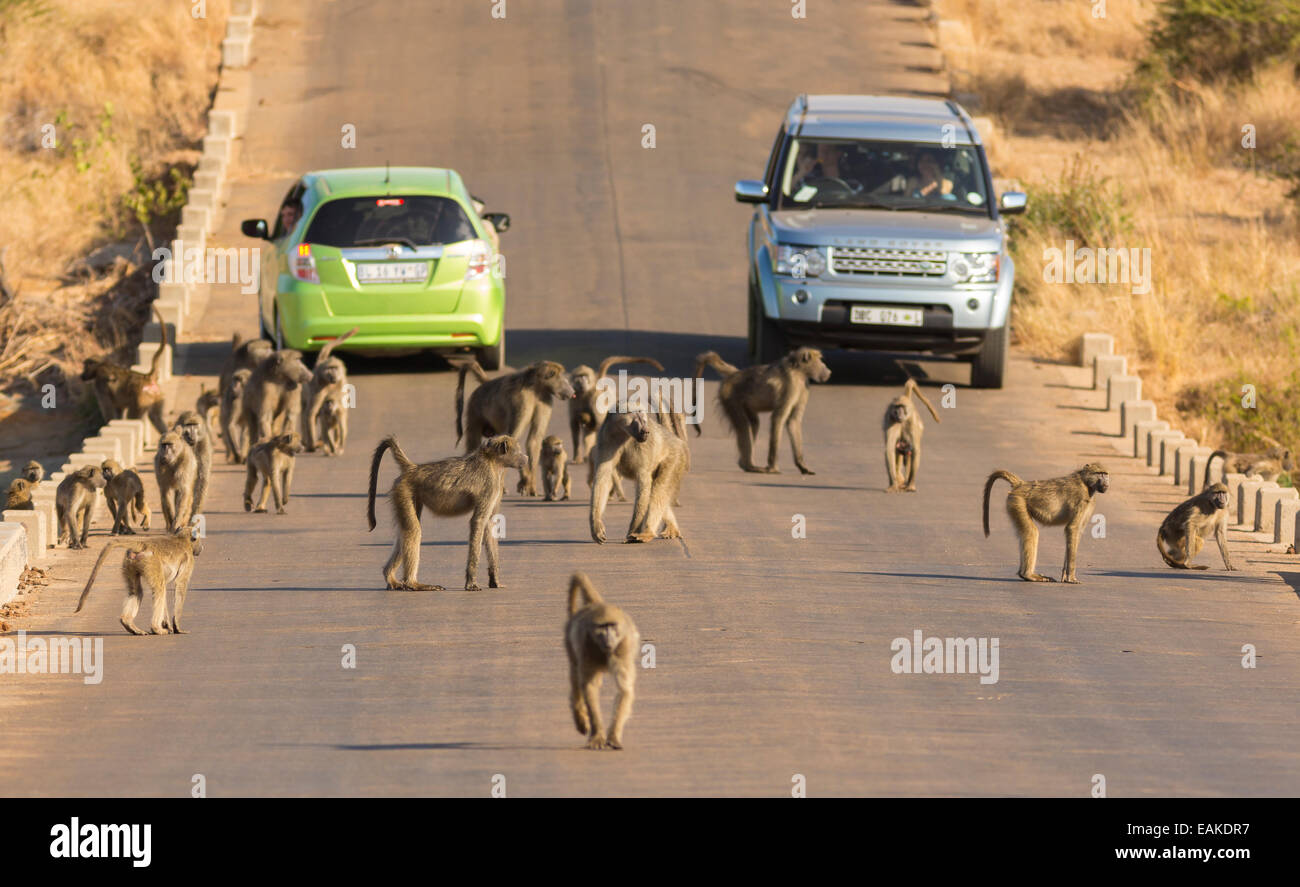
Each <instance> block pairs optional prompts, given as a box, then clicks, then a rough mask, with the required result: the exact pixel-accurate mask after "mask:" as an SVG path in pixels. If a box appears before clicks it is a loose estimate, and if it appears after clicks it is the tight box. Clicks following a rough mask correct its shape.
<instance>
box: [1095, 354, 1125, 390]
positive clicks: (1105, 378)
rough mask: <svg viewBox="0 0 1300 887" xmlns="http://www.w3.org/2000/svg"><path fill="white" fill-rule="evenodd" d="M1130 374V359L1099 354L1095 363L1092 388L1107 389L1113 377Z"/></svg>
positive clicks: (1117, 355) (1122, 356)
mask: <svg viewBox="0 0 1300 887" xmlns="http://www.w3.org/2000/svg"><path fill="white" fill-rule="evenodd" d="M1127 374H1128V358H1127V357H1125V356H1124V355H1122V354H1099V355H1097V359H1096V360H1095V361H1093V367H1092V387H1093V389H1094V390H1097V389H1100V388H1105V387H1106V384H1107V383H1108V382H1109V381H1110V377H1111V376H1123V375H1127Z"/></svg>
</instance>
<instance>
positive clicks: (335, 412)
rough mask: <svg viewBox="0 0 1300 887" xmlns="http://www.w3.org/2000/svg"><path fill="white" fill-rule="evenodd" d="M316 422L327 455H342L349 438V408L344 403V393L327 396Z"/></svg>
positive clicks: (322, 446)
mask: <svg viewBox="0 0 1300 887" xmlns="http://www.w3.org/2000/svg"><path fill="white" fill-rule="evenodd" d="M316 423H317V425H318V426H319V433H320V441H321V448H322V449H324V450H325V455H327V456H342V455H343V445H344V443H346V441H347V439H348V408H347V407H346V406H344V404H343V395H342V394H338V395H334V396H331V397H327V398H325V401H324V402H323V403H322V404H321V406H320V411H319V412H318V413H317V414H316Z"/></svg>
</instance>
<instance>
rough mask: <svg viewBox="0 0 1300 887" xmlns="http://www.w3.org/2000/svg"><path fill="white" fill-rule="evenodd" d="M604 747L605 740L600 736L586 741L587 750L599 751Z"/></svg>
mask: <svg viewBox="0 0 1300 887" xmlns="http://www.w3.org/2000/svg"><path fill="white" fill-rule="evenodd" d="M604 747H605V739H604V737H602V736H593V737H591V738H590V739H588V740H587V748H589V749H592V750H593V751H599V750H600V749H603V748H604Z"/></svg>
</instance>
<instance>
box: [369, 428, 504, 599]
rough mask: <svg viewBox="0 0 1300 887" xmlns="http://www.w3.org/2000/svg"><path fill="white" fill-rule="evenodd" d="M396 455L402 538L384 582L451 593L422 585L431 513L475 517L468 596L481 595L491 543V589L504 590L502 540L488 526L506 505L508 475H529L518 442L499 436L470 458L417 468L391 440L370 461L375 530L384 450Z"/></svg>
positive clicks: (393, 497) (394, 497)
mask: <svg viewBox="0 0 1300 887" xmlns="http://www.w3.org/2000/svg"><path fill="white" fill-rule="evenodd" d="M388 449H391V450H392V451H393V458H394V459H395V460H397V465H398V467H399V468H400V469H401V474H399V475H398V477H397V480H395V481H393V486H392V488H391V489H390V490H389V491H388V499H389V501H390V502H391V503H392V505H393V517H394V519H395V520H396V521H397V538H396V539H395V540H394V541H393V553H392V555H391V556H389V558H388V563H386V564H384V582H385V583H386V584H387V586H388V587H389V588H394V589H405V590H408V591H445V589H444V588H443V587H442V586H441V585H425V584H424V583H422V582H417V581H416V575H417V574H418V573H419V570H420V514H421V512H422V511H423V510H424V509H425V508H428V509H429V510H430V511H431V512H433V513H434V514H436V515H438V516H440V517H456V516H458V515H462V514H470V520H469V561H468V562H467V563H466V565H465V590H466V591H479V590H480V588H479V585H478V583H477V581H475V580H476V579H477V577H478V557H479V551H480V550H481V549H482V548H483V543H484V541H485V537H486V542H487V555H488V586H489V587H491V588H501V587H502V586H501V582H500V575H499V574H498V572H497V540H496V537H495V536H494V535H492V533H491V532H490V531H488V526H487V525H488V521H489V520H491V518H492V515H494V514H495V513H496V511H497V506H498V505H500V504H501V496H502V494H503V493H504V492H505V470H506V469H507V468H519V469H521V470H522V469H523V467H524V466H525V464H526V461H527V457H526V456H525V455H524V451H523V450H522V449H521V448H520V446H519V444H518V442H517V441H515V439H514V438H513V437H510V436H509V435H505V434H499V435H496V436H495V437H489V438H488V439H487V440H485V441H483V442H482V443H481V444H479V446H478V449H476V450H475V451H474V452H472V453H469V454H467V455H464V456H452V457H450V458H448V459H441V460H439V461H437V462H426V463H424V464H423V465H416V464H415V463H414V462H412V461H411V460H410V459H408V458H406V454H405V453H404V452H402V448H401V447H400V446H398V443H397V438H395V437H393V436H392V435H391V434H390V435H389V436H388V437H386V438H384V439H383V440H382V441H380V443H379V446H377V447H375V454H374V456H373V457H372V458H371V460H370V503H369V507H368V508H367V511H366V517H367V519H368V520H369V521H370V529H371V530H374V528H375V484H376V483H378V479H379V460H380V459H381V458H382V457H383V455H384V450H388ZM398 564H401V566H402V581H400V582H399V581H398V580H397V566H398Z"/></svg>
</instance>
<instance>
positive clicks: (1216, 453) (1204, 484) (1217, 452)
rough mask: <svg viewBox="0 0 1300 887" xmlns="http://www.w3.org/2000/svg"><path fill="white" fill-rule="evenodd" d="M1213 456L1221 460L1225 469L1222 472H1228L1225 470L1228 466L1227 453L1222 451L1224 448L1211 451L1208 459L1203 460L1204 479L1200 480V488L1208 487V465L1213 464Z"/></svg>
mask: <svg viewBox="0 0 1300 887" xmlns="http://www.w3.org/2000/svg"><path fill="white" fill-rule="evenodd" d="M1215 456H1218V457H1219V458H1220V459H1222V460H1223V467H1224V469H1225V471H1224V472H1223V473H1224V474H1227V473H1228V472H1227V470H1226V469H1227V467H1228V454H1227V452H1226V451H1224V450H1215V451H1214V452H1213V453H1210V458H1208V459H1206V460H1205V480H1204V481H1202V482H1201V489H1205V488H1206V487H1208V486H1209V485H1210V466H1211V465H1213V464H1214V457H1215Z"/></svg>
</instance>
